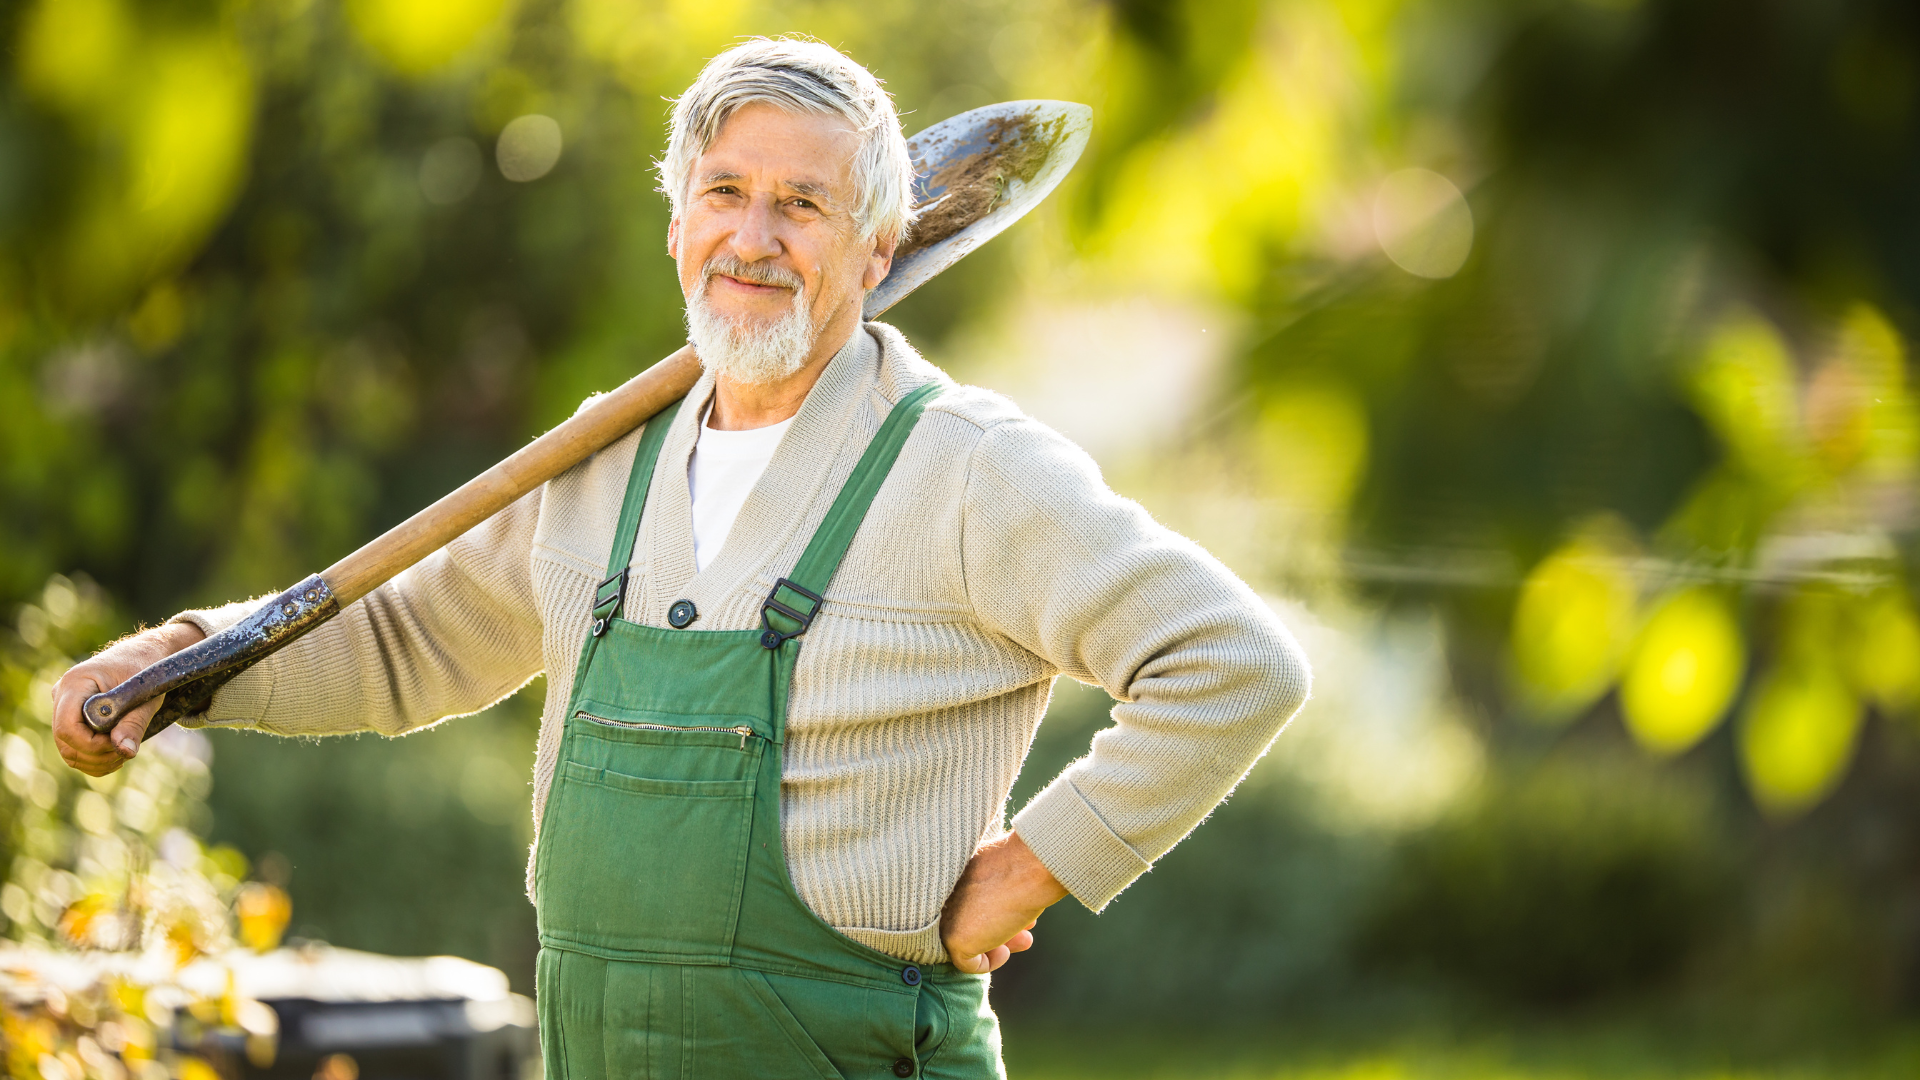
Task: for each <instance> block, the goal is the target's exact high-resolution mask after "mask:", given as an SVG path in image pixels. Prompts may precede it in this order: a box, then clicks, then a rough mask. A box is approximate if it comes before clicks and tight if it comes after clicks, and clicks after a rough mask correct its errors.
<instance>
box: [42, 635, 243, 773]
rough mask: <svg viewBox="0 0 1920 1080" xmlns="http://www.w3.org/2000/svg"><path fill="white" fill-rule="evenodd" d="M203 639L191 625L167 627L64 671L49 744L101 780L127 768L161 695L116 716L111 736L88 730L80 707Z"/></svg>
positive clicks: (125, 641) (116, 644) (56, 695)
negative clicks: (111, 773) (104, 691)
mask: <svg viewBox="0 0 1920 1080" xmlns="http://www.w3.org/2000/svg"><path fill="white" fill-rule="evenodd" d="M205 636H206V635H205V634H202V633H201V632H200V628H199V627H197V626H195V625H193V624H192V623H167V624H166V625H164V626H156V627H154V628H153V629H151V630H142V631H141V632H140V633H138V634H134V635H133V636H131V637H127V638H122V639H120V640H119V641H116V642H114V643H113V644H112V645H109V646H108V647H106V648H105V649H102V650H100V651H99V652H97V653H95V654H94V655H93V657H92V658H91V659H89V660H84V661H82V662H80V663H78V664H75V665H73V667H71V668H68V669H67V673H66V674H65V675H62V676H60V681H59V682H57V683H55V684H54V685H53V740H54V742H55V743H57V744H59V747H60V756H61V757H62V758H64V759H66V762H67V764H68V765H71V766H73V767H74V768H76V769H79V770H80V771H81V772H83V773H86V774H87V775H88V776H105V775H107V774H108V773H110V772H112V771H114V770H115V769H118V768H119V767H120V766H122V765H124V764H126V763H127V759H129V758H131V757H133V755H134V754H135V753H137V752H138V751H139V749H140V740H141V739H142V738H144V737H145V736H146V733H147V722H148V721H150V720H152V719H153V714H154V713H156V712H158V711H159V709H160V703H161V702H163V701H165V700H166V697H165V695H162V696H160V697H157V698H154V699H153V700H152V701H149V702H147V703H146V704H145V705H142V706H140V707H139V708H137V709H135V710H133V711H132V712H130V713H128V714H127V715H125V716H123V717H121V718H120V722H119V723H118V724H115V725H114V727H113V730H112V731H110V732H102V731H95V730H93V728H91V727H88V726H87V721H86V718H85V717H82V716H81V715H80V707H81V706H82V705H84V704H86V701H87V699H88V698H90V697H92V696H93V695H95V694H97V693H99V692H101V691H102V690H111V689H113V688H114V687H116V686H119V685H120V684H121V683H123V682H125V681H127V680H128V679H130V678H132V677H133V676H135V675H137V674H139V673H140V670H141V669H142V668H145V667H146V666H147V665H149V664H151V663H153V662H154V661H156V660H160V659H163V658H165V657H168V656H172V655H173V654H174V653H177V652H179V651H180V650H181V649H184V648H186V647H187V646H189V645H191V644H193V643H194V642H196V641H199V640H200V639H201V638H203V637H205Z"/></svg>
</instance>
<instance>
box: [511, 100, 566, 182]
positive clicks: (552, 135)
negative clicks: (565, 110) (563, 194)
mask: <svg viewBox="0 0 1920 1080" xmlns="http://www.w3.org/2000/svg"><path fill="white" fill-rule="evenodd" d="M560 145H561V140H560V123H559V121H557V120H555V119H554V118H553V117H551V116H541V115H540V114H539V113H530V114H528V115H526V116H522V117H518V118H516V119H515V120H514V121H513V122H512V123H510V124H508V125H507V126H506V128H504V129H503V130H502V131H501V132H500V142H499V143H498V144H497V145H496V146H495V147H494V158H495V160H497V161H498V162H499V164H500V175H501V176H504V177H506V178H507V179H509V180H513V181H515V182H518V183H523V184H524V183H526V182H527V181H529V180H538V179H540V178H541V177H543V176H545V175H547V174H548V173H550V172H552V171H553V167H554V166H555V165H557V164H559V162H560Z"/></svg>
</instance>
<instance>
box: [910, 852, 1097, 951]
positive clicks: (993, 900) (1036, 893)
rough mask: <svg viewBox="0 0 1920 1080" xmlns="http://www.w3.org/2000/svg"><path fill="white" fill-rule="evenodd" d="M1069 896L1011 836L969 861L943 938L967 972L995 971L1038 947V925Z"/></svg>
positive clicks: (945, 915)
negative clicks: (1035, 926)
mask: <svg viewBox="0 0 1920 1080" xmlns="http://www.w3.org/2000/svg"><path fill="white" fill-rule="evenodd" d="M1066 895H1067V890H1066V887H1065V886H1063V885H1061V884H1060V882H1059V881H1058V880H1056V879H1055V878H1054V876H1053V873H1052V872H1051V871H1049V870H1048V869H1047V867H1046V864H1044V863H1042V862H1041V861H1040V858H1039V856H1037V855H1035V854H1034V853H1033V849H1032V848H1029V847H1028V846H1027V842H1026V841H1025V840H1022V839H1020V837H1019V835H1018V834H1017V833H1008V834H1007V835H1005V836H1003V837H1001V838H1000V839H998V840H995V841H994V842H993V843H991V844H988V845H986V846H985V847H983V848H981V849H980V850H979V851H977V852H974V855H973V861H971V862H969V863H967V869H966V870H965V872H963V873H962V874H961V875H960V881H959V883H958V884H956V885H955V886H954V887H953V895H952V896H949V897H947V906H946V910H944V911H942V912H941V913H940V940H941V941H942V942H943V943H944V944H945V945H946V947H947V954H948V955H949V956H950V957H952V958H953V966H955V967H957V968H959V969H960V970H961V971H966V972H971V973H973V974H975V975H978V974H982V973H984V972H988V971H993V970H995V969H996V968H998V967H999V966H1000V965H1002V964H1004V963H1006V962H1007V958H1008V957H1010V956H1012V955H1013V954H1014V953H1017V952H1025V951H1027V950H1028V949H1030V948H1032V947H1033V924H1034V923H1035V922H1037V921H1039V919H1040V913H1041V912H1042V911H1045V910H1046V909H1047V908H1049V907H1051V906H1052V905H1054V904H1056V903H1058V902H1060V901H1061V900H1062V899H1064V898H1065V897H1066Z"/></svg>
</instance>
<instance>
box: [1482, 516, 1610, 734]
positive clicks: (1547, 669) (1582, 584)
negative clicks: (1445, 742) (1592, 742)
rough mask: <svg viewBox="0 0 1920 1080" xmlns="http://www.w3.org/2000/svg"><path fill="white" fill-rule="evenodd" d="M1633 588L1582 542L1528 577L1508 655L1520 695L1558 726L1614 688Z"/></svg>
mask: <svg viewBox="0 0 1920 1080" xmlns="http://www.w3.org/2000/svg"><path fill="white" fill-rule="evenodd" d="M1634 598H1635V597H1634V584H1633V580H1632V578H1631V577H1630V576H1629V575H1628V573H1627V572H1626V569H1625V568H1624V567H1623V566H1622V564H1621V562H1620V560H1619V559H1618V558H1617V556H1616V555H1615V552H1614V551H1613V550H1612V549H1611V548H1610V547H1609V546H1607V545H1606V544H1604V543H1601V542H1599V541H1597V540H1594V539H1587V538H1583V539H1579V540H1575V541H1573V542H1572V543H1570V544H1567V545H1566V546H1564V547H1562V548H1561V549H1560V550H1558V551H1556V552H1554V553H1553V554H1552V555H1549V556H1547V558H1545V559H1543V560H1541V562H1540V564H1539V565H1538V566H1535V567H1534V568H1533V572H1532V573H1530V574H1528V575H1527V580H1526V582H1525V583H1524V584H1523V585H1522V586H1521V589H1520V600H1519V603H1518V605H1517V606H1516V607H1515V609H1514V613H1513V638H1512V644H1511V654H1512V658H1513V667H1514V673H1515V675H1516V676H1518V678H1519V681H1520V684H1521V693H1522V695H1523V696H1524V697H1525V699H1526V700H1527V701H1528V702H1529V703H1530V704H1531V705H1532V706H1534V708H1536V709H1537V710H1539V712H1540V715H1541V716H1542V717H1543V718H1547V719H1561V718H1565V717H1566V716H1568V715H1570V714H1571V713H1572V712H1573V711H1574V710H1577V709H1579V708H1580V707H1581V706H1583V705H1586V704H1588V703H1589V702H1591V701H1593V699H1595V698H1597V697H1599V696H1600V695H1601V694H1602V693H1604V692H1605V691H1606V689H1607V686H1608V685H1609V684H1610V683H1611V682H1612V681H1613V677H1614V674H1615V672H1616V671H1617V670H1618V668H1619V663H1620V653H1621V649H1622V646H1623V645H1624V643H1625V641H1626V639H1627V635H1628V633H1629V630H1630V628H1631V624H1632V619H1633V608H1634Z"/></svg>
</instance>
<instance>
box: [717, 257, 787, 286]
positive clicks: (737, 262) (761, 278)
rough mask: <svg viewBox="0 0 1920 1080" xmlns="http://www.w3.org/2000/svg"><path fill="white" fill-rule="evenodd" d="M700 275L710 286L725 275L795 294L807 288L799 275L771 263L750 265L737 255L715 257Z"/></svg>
mask: <svg viewBox="0 0 1920 1080" xmlns="http://www.w3.org/2000/svg"><path fill="white" fill-rule="evenodd" d="M700 273H701V275H702V280H704V281H705V282H706V283H707V284H709V285H711V284H712V283H713V279H714V278H715V277H717V276H718V275H720V274H725V275H726V276H728V277H730V278H735V279H737V280H740V281H747V282H751V283H753V284H755V285H773V286H777V287H779V288H782V289H792V290H794V291H795V292H798V291H800V290H801V289H803V288H805V286H806V283H805V282H803V281H801V280H800V275H799V274H796V273H794V272H793V271H791V270H788V269H786V268H785V267H780V266H774V265H772V264H770V263H750V262H747V261H746V260H744V259H742V258H740V257H739V256H737V255H715V256H714V257H713V258H711V259H708V260H707V263H706V265H705V266H703V267H701V268H700Z"/></svg>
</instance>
